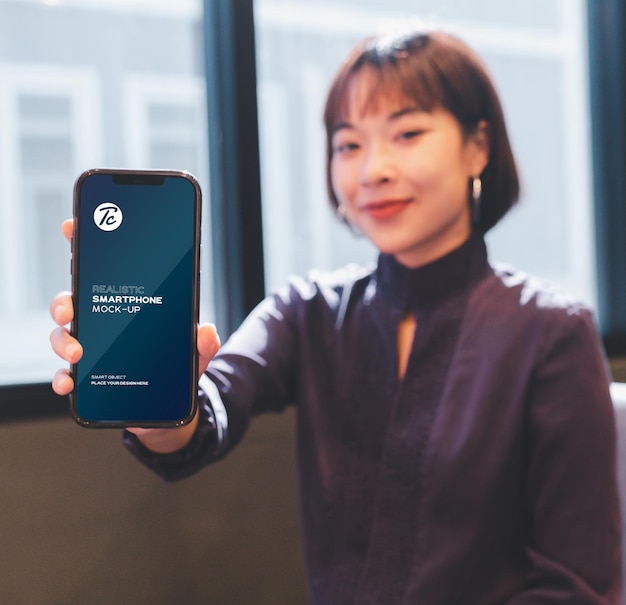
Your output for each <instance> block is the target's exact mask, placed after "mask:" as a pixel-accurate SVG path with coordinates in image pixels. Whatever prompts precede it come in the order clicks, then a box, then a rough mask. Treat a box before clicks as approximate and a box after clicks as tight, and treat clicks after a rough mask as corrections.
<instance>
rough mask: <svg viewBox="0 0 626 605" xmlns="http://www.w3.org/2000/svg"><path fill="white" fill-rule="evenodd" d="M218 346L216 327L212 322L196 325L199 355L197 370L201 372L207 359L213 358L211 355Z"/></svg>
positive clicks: (206, 363)
mask: <svg viewBox="0 0 626 605" xmlns="http://www.w3.org/2000/svg"><path fill="white" fill-rule="evenodd" d="M219 348H220V337H219V336H218V334H217V329H216V327H215V326H214V325H213V324H209V323H205V324H201V325H200V326H199V327H198V357H199V361H198V364H199V372H200V374H202V373H203V372H204V371H205V370H206V368H207V366H208V365H209V361H211V359H213V356H214V355H215V354H216V353H217V351H218V349H219Z"/></svg>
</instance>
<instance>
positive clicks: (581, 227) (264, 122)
mask: <svg viewBox="0 0 626 605" xmlns="http://www.w3.org/2000/svg"><path fill="white" fill-rule="evenodd" d="M254 6H255V19H256V31H257V61H258V74H259V119H260V135H261V169H262V183H263V199H264V202H263V203H264V235H265V241H266V242H267V244H266V250H265V260H266V267H267V271H268V280H267V283H268V287H269V288H270V289H272V288H275V287H277V286H279V285H280V284H282V283H283V282H284V281H285V279H287V277H288V275H289V274H290V273H302V272H303V271H306V270H307V269H309V268H312V267H315V268H321V269H330V268H334V267H339V266H341V265H343V264H345V263H347V262H358V263H367V262H370V261H372V260H373V259H374V258H375V256H376V252H375V251H374V250H373V249H372V248H371V247H370V246H369V245H368V244H367V243H366V242H363V241H361V240H359V239H358V238H356V237H355V236H354V235H353V234H351V233H349V232H348V230H347V229H345V228H343V227H342V226H340V225H339V224H338V221H337V220H336V219H335V218H334V217H333V216H332V212H331V210H330V208H329V205H328V202H327V201H326V200H327V196H326V188H325V187H326V186H325V174H324V155H325V145H324V132H323V126H322V111H323V103H324V99H325V94H326V90H327V87H328V86H329V84H330V81H331V78H332V77H333V75H334V73H335V71H336V69H337V68H338V66H339V64H340V62H341V61H342V60H343V58H344V56H345V54H346V53H347V52H348V51H349V50H350V49H351V48H352V46H353V45H354V44H355V43H356V42H357V41H359V40H360V39H361V38H362V37H364V36H366V35H370V34H372V33H375V32H377V31H380V30H381V28H386V27H397V26H400V27H402V26H406V23H407V22H408V21H409V20H415V21H417V22H418V21H426V22H427V23H429V24H431V25H435V26H440V27H442V28H444V29H448V30H451V31H453V32H455V33H457V34H458V35H459V36H460V37H461V38H463V39H464V40H466V41H467V42H468V43H469V44H470V45H471V46H472V47H473V48H474V49H475V50H476V51H477V52H478V53H479V54H480V55H481V56H482V57H483V59H484V60H485V62H486V64H487V66H488V68H489V70H490V71H491V73H492V75H493V77H494V80H495V82H496V86H497V88H498V90H499V93H500V96H501V99H502V102H503V106H504V111H505V114H506V116H507V121H508V126H509V131H510V136H511V139H512V144H513V148H514V152H515V154H516V157H517V160H518V164H519V167H520V173H521V178H522V188H523V191H522V199H521V201H520V203H519V205H518V207H517V208H516V209H515V210H514V211H513V212H512V213H511V214H510V215H509V216H508V217H507V218H506V219H505V220H504V221H502V223H501V224H500V225H498V226H497V227H496V228H495V229H493V231H492V232H490V233H489V235H488V238H487V239H488V243H489V248H490V255H491V259H492V260H493V261H500V262H506V263H510V264H513V265H515V266H517V267H518V268H519V269H522V270H526V271H528V272H530V273H533V274H535V275H538V276H541V277H544V278H546V279H549V280H551V281H553V282H556V283H558V284H560V285H562V286H563V287H564V288H566V289H567V290H569V291H570V292H572V293H573V294H575V295H577V296H579V297H581V298H582V299H583V300H585V301H586V302H588V303H589V304H591V305H595V301H596V290H595V253H594V241H593V212H592V198H591V195H592V192H591V162H590V151H589V150H590V141H589V132H588V126H587V125H588V124H589V122H590V120H589V109H588V82H587V50H586V33H585V32H586V23H585V2H584V1H583V0H572V1H571V2H561V1H559V0H547V1H546V0H532V1H530V2H523V3H522V2H500V1H499V0H478V1H475V2H467V1H466V0H389V1H388V2H385V3H382V2H378V1H377V0H367V1H365V0H364V1H362V2H361V1H357V0H336V1H335V2H333V3H318V2H314V1H313V0H281V1H277V0H256V2H255V5H254Z"/></svg>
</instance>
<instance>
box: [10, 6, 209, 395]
mask: <svg viewBox="0 0 626 605" xmlns="http://www.w3.org/2000/svg"><path fill="white" fill-rule="evenodd" d="M201 21H202V2H201V0H180V1H179V2H173V3H163V2H159V3H150V2H145V1H142V0H128V1H126V2H104V1H100V0H72V1H71V2H55V1H52V0H51V1H49V2H48V1H43V2H41V1H34V0H32V1H30V0H0V40H2V44H0V133H2V135H1V136H0V211H1V212H2V215H3V218H4V220H3V221H2V222H0V283H2V285H3V287H2V290H1V291H0V330H1V331H2V333H3V334H4V335H5V340H6V342H8V343H10V346H8V347H4V351H0V384H7V383H26V382H39V381H42V382H47V381H49V380H50V379H51V377H52V375H53V372H54V371H55V370H56V368H58V367H60V366H61V365H62V362H61V361H60V360H59V359H58V358H56V357H55V356H54V354H53V353H52V352H51V350H50V345H49V342H48V334H49V332H50V330H51V329H52V328H53V325H52V320H51V319H50V318H49V315H48V305H49V303H50V300H51V298H52V296H53V295H54V294H55V293H56V292H58V291H60V290H62V289H69V287H70V280H69V258H70V253H69V246H68V244H67V242H65V240H64V238H63V236H62V235H61V231H60V224H61V222H62V220H63V219H65V218H69V217H71V212H72V190H73V185H74V181H75V179H76V177H77V176H78V175H79V174H80V173H81V172H82V171H83V170H85V169H88V168H93V167H97V166H115V167H128V168H157V167H158V168H178V169H183V170H187V171H189V172H191V173H193V174H195V175H196V176H197V177H198V179H199V181H200V184H201V186H202V189H203V190H204V191H205V192H206V191H208V173H207V165H208V163H207V142H206V141H207V137H206V132H207V131H206V129H207V121H206V115H205V96H204V89H205V84H204V75H203V70H202V64H203V61H202V56H201V53H202V48H203V44H202V40H201V39H200V38H199V36H201V32H202V26H201ZM206 197H207V196H205V198H206ZM203 218H204V220H203V229H204V231H205V234H206V235H205V236H204V239H205V241H208V240H209V231H208V229H209V211H208V208H207V207H206V201H205V208H204V210H203ZM209 248H210V246H204V254H205V255H206V258H204V259H203V266H204V267H205V271H204V283H203V286H202V310H201V314H202V316H203V318H205V317H206V318H211V317H214V312H213V311H212V308H213V301H212V298H211V296H210V292H211V289H210V288H209V287H208V284H209V283H210V280H211V272H210V267H211V262H210V258H209V254H210V250H209ZM206 268H209V270H208V271H207V270H206Z"/></svg>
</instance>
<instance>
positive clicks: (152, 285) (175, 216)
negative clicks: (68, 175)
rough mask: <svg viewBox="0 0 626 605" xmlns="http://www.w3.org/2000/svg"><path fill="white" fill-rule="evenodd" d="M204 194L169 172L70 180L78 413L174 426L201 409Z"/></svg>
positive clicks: (114, 423)
mask: <svg viewBox="0 0 626 605" xmlns="http://www.w3.org/2000/svg"><path fill="white" fill-rule="evenodd" d="M201 197H202V196H201V191H200V186H199V185H198V182H197V180H196V179H195V178H194V177H193V176H192V175H191V174H189V173H186V172H182V171H173V170H111V169H101V168H98V169H93V170H87V171H86V172H84V173H83V174H81V175H80V176H79V177H78V179H77V180H76V183H75V186H74V230H73V236H72V263H71V264H72V297H73V303H74V321H73V322H72V326H71V332H72V334H73V336H75V337H76V338H77V339H78V341H79V342H80V343H81V345H82V347H83V356H82V358H81V359H80V361H79V362H78V363H77V364H74V365H72V368H71V372H72V376H73V378H74V385H75V386H74V391H73V392H72V393H71V395H70V409H71V413H72V416H73V418H74V419H75V420H76V422H78V423H79V424H80V425H82V426H85V427H127V426H142V427H175V426H180V425H183V424H185V423H187V422H189V421H190V420H191V419H192V418H193V416H194V413H195V411H196V405H197V404H196V400H197V382H198V359H197V357H198V355H197V345H196V334H197V326H198V306H199V279H200V275H199V274H200V216H201Z"/></svg>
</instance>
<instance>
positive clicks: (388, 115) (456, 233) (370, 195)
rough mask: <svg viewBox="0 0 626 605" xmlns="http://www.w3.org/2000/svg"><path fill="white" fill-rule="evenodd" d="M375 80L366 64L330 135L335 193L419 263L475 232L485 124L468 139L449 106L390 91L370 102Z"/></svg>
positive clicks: (351, 214) (364, 224) (376, 237)
mask: <svg viewBox="0 0 626 605" xmlns="http://www.w3.org/2000/svg"><path fill="white" fill-rule="evenodd" d="M377 83H378V78H377V74H376V72H375V71H374V70H373V69H371V68H368V67H366V68H363V69H362V71H361V72H359V74H358V75H357V76H355V78H354V80H353V83H352V86H351V89H350V97H349V103H348V115H347V119H346V120H345V121H342V122H341V123H339V124H338V125H337V127H336V129H335V131H334V134H333V136H332V149H333V151H332V159H331V179H332V185H333V190H334V192H335V195H336V197H337V200H338V201H339V203H340V204H342V205H343V206H344V210H345V216H346V218H347V220H348V221H349V222H350V223H351V224H352V225H353V226H354V227H355V229H356V230H358V231H360V232H361V233H363V234H364V235H365V236H366V237H368V238H369V239H370V240H371V241H372V243H373V244H374V245H375V246H376V247H377V248H378V249H379V250H380V251H381V252H384V253H387V254H392V255H394V256H395V257H396V259H397V260H398V261H399V262H400V263H402V264H404V265H406V266H408V267H418V266H420V265H423V264H426V263H428V262H431V261H433V260H436V259H437V258H440V257H441V256H443V255H445V254H447V253H448V252H450V251H452V250H453V249H454V248H456V247H458V246H459V245H461V244H462V243H463V242H464V241H465V240H466V239H467V238H468V237H469V234H470V231H471V217H470V209H469V204H468V187H469V179H470V178H472V177H474V176H479V175H480V173H481V172H482V171H483V169H484V168H485V166H486V165H487V161H488V158H489V143H488V134H487V129H486V125H485V124H482V123H481V124H480V125H479V127H478V128H477V129H476V132H475V133H474V134H472V135H470V136H464V135H463V132H462V130H461V127H460V125H459V123H458V121H457V120H456V119H455V118H454V116H453V115H452V114H451V113H449V112H448V111H446V110H444V109H435V110H433V111H428V112H425V111H422V110H419V109H417V108H416V107H415V105H414V103H413V102H412V101H410V100H406V99H405V100H402V99H401V98H398V99H395V98H394V97H393V96H391V95H390V96H388V97H384V96H383V95H380V98H379V99H377V100H376V102H375V103H370V105H368V100H369V99H370V97H371V92H372V90H373V87H375V86H376V84H377ZM394 99H395V100H394ZM364 108H365V109H367V110H366V111H365V110H364Z"/></svg>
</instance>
